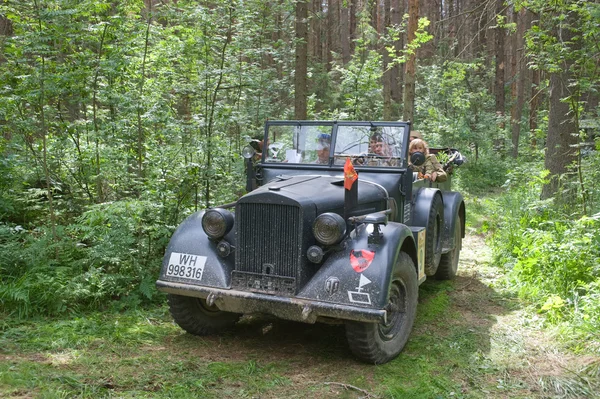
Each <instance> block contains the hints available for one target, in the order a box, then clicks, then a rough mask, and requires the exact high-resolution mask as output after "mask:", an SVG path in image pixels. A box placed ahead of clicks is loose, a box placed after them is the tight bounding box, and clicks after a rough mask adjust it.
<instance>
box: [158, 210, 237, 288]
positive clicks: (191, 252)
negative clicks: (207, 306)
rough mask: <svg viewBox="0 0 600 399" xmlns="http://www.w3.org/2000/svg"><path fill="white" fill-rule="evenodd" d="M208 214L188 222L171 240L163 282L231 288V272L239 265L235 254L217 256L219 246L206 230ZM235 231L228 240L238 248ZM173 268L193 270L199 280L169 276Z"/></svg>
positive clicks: (186, 221) (227, 237)
mask: <svg viewBox="0 0 600 399" xmlns="http://www.w3.org/2000/svg"><path fill="white" fill-rule="evenodd" d="M204 212H205V211H200V212H196V213H194V214H192V215H190V216H189V217H188V218H187V219H185V220H184V221H183V222H182V223H181V224H180V225H179V227H177V230H175V233H174V234H173V236H172V237H171V241H170V242H169V245H168V246H167V251H166V252H165V256H164V258H163V263H162V268H161V271H160V280H164V281H174V282H184V283H187V284H196V285H203V286H204V285H205V286H210V287H220V288H226V287H229V285H230V280H231V271H232V270H233V268H234V265H235V255H234V251H231V253H230V254H229V256H227V257H225V258H223V257H221V256H219V254H218V253H217V244H218V243H217V242H214V241H212V240H210V239H209V238H208V236H207V235H206V233H204V229H203V228H202V216H203V215H204ZM234 231H235V228H234V229H232V230H231V231H230V232H229V233H228V234H227V235H226V236H225V237H224V240H226V241H227V242H229V243H230V244H231V245H232V246H235V234H234ZM169 265H188V266H193V269H190V268H186V271H187V270H194V272H195V273H196V276H197V277H198V276H199V277H200V278H199V279H190V278H186V276H183V277H174V276H167V274H166V272H167V268H168V267H169Z"/></svg>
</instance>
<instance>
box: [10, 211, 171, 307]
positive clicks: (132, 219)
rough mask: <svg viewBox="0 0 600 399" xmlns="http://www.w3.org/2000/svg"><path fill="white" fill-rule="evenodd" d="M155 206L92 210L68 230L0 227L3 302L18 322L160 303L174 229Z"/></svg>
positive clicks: (59, 227)
mask: <svg viewBox="0 0 600 399" xmlns="http://www.w3.org/2000/svg"><path fill="white" fill-rule="evenodd" d="M157 215H160V209H158V207H157V206H155V205H153V204H152V203H149V202H141V201H126V202H115V203H108V204H100V205H96V206H93V207H91V208H90V209H89V210H88V211H86V212H85V213H84V214H83V215H82V216H81V217H80V218H79V220H78V223H76V224H72V225H69V226H57V235H58V237H60V239H59V240H58V241H56V240H55V239H54V238H53V235H52V233H51V231H50V229H49V228H46V227H44V228H39V229H35V230H29V231H28V230H24V229H23V228H22V227H20V226H17V227H11V226H8V225H0V260H1V262H0V264H1V265H2V270H1V273H0V278H1V280H0V281H1V283H2V284H0V303H1V304H2V305H3V308H4V309H5V310H6V311H8V312H15V313H17V314H18V315H19V316H20V317H24V316H27V315H32V314H40V313H41V314H58V313H63V312H68V311H74V310H81V309H89V308H98V307H105V306H106V305H108V304H110V302H111V301H115V306H117V307H124V306H126V307H135V306H138V305H140V304H142V303H151V302H153V301H156V300H157V299H158V298H157V296H158V293H157V291H156V290H155V288H154V281H155V280H156V276H157V275H158V271H159V268H160V264H161V260H162V255H163V254H164V249H165V247H166V244H167V242H168V239H169V237H170V236H171V234H172V232H173V229H172V228H169V227H168V226H165V225H163V224H162V223H160V221H159V220H158V219H157Z"/></svg>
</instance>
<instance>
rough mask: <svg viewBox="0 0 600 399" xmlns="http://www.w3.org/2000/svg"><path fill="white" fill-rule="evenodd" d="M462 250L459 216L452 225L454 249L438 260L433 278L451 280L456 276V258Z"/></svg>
mask: <svg viewBox="0 0 600 399" xmlns="http://www.w3.org/2000/svg"><path fill="white" fill-rule="evenodd" d="M461 248H462V223H461V218H460V216H457V217H456V222H455V224H454V248H453V249H452V250H451V251H450V252H447V253H445V254H442V257H441V258H440V265H439V266H438V269H437V272H436V273H435V278H437V279H438V280H451V279H453V278H454V277H455V276H456V271H457V270H458V257H459V255H460V250H461Z"/></svg>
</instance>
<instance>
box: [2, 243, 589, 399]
mask: <svg viewBox="0 0 600 399" xmlns="http://www.w3.org/2000/svg"><path fill="white" fill-rule="evenodd" d="M473 240H475V241H473ZM469 241H472V242H469ZM464 248H465V250H464V252H463V253H462V254H461V266H460V273H459V276H458V277H457V279H455V280H453V281H451V282H437V281H427V282H425V284H423V285H422V286H421V289H420V292H419V295H420V298H419V308H418V316H417V320H416V322H415V327H414V330H413V333H412V335H411V339H410V340H409V342H408V344H407V346H406V348H405V350H404V351H403V352H402V353H401V354H400V356H399V357H398V358H397V359H395V360H393V361H392V362H390V363H387V364H384V365H379V366H372V365H365V364H362V363H359V362H357V361H356V360H355V359H354V358H353V357H352V356H351V354H350V352H349V350H348V348H347V345H346V343H345V339H344V330H343V327H342V326H336V325H325V324H316V325H304V324H300V323H292V322H286V321H282V320H274V319H270V318H261V317H246V318H244V319H243V320H242V322H240V323H238V325H237V326H236V329H235V330H234V331H233V332H231V333H228V334H224V335H221V336H215V337H196V336H192V335H189V334H186V333H184V332H183V331H182V330H181V329H179V327H177V326H176V325H174V324H173V322H172V320H171V318H170V316H169V314H168V310H167V308H166V306H163V307H160V308H157V309H147V310H137V311H127V312H124V313H87V314H80V315H73V316H71V317H70V318H37V319H29V320H26V321H19V320H17V319H12V318H5V319H4V320H2V321H0V397H6V398H30V397H35V398H134V397H135V398H190V397H202V398H209V399H210V398H219V399H224V398H262V399H269V398H290V399H291V398H307V397H311V398H381V399H384V398H423V399H429V398H431V399H437V398H465V399H471V398H553V397H557V398H558V397H561V398H563V397H564V398H579V397H590V398H591V397H594V395H595V392H598V389H597V388H599V387H598V383H597V381H598V380H600V378H598V377H599V375H600V374H599V373H600V372H599V368H600V362H599V361H598V358H597V357H593V356H587V357H583V356H582V355H581V354H579V355H578V356H575V355H572V356H571V355H568V352H565V351H564V348H561V347H560V345H558V344H557V343H556V342H555V341H553V337H552V336H549V335H548V334H545V333H544V331H543V330H540V328H541V325H542V322H541V321H540V319H539V318H537V319H536V316H535V315H532V314H531V313H530V312H529V311H528V309H526V308H521V307H520V305H519V303H518V301H516V300H515V299H514V298H512V297H511V296H510V295H507V294H506V293H505V292H503V291H499V289H497V288H494V282H495V281H496V280H497V279H498V274H497V273H498V270H497V269H496V268H494V267H492V266H490V265H489V261H488V255H489V254H488V253H487V252H486V248H485V245H483V242H482V240H481V239H480V238H476V237H475V238H469V239H468V240H467V241H466V242H465V246H464ZM536 320H538V321H537V322H536Z"/></svg>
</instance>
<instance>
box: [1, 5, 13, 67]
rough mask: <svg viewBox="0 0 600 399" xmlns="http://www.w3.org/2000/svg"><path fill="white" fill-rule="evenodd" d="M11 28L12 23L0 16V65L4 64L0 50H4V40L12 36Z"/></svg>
mask: <svg viewBox="0 0 600 399" xmlns="http://www.w3.org/2000/svg"><path fill="white" fill-rule="evenodd" d="M12 34H13V27H12V21H11V20H10V19H8V18H6V17H5V16H4V15H0V64H2V63H3V62H6V59H5V58H4V55H3V54H2V49H3V48H4V38H5V37H8V36H12Z"/></svg>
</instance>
